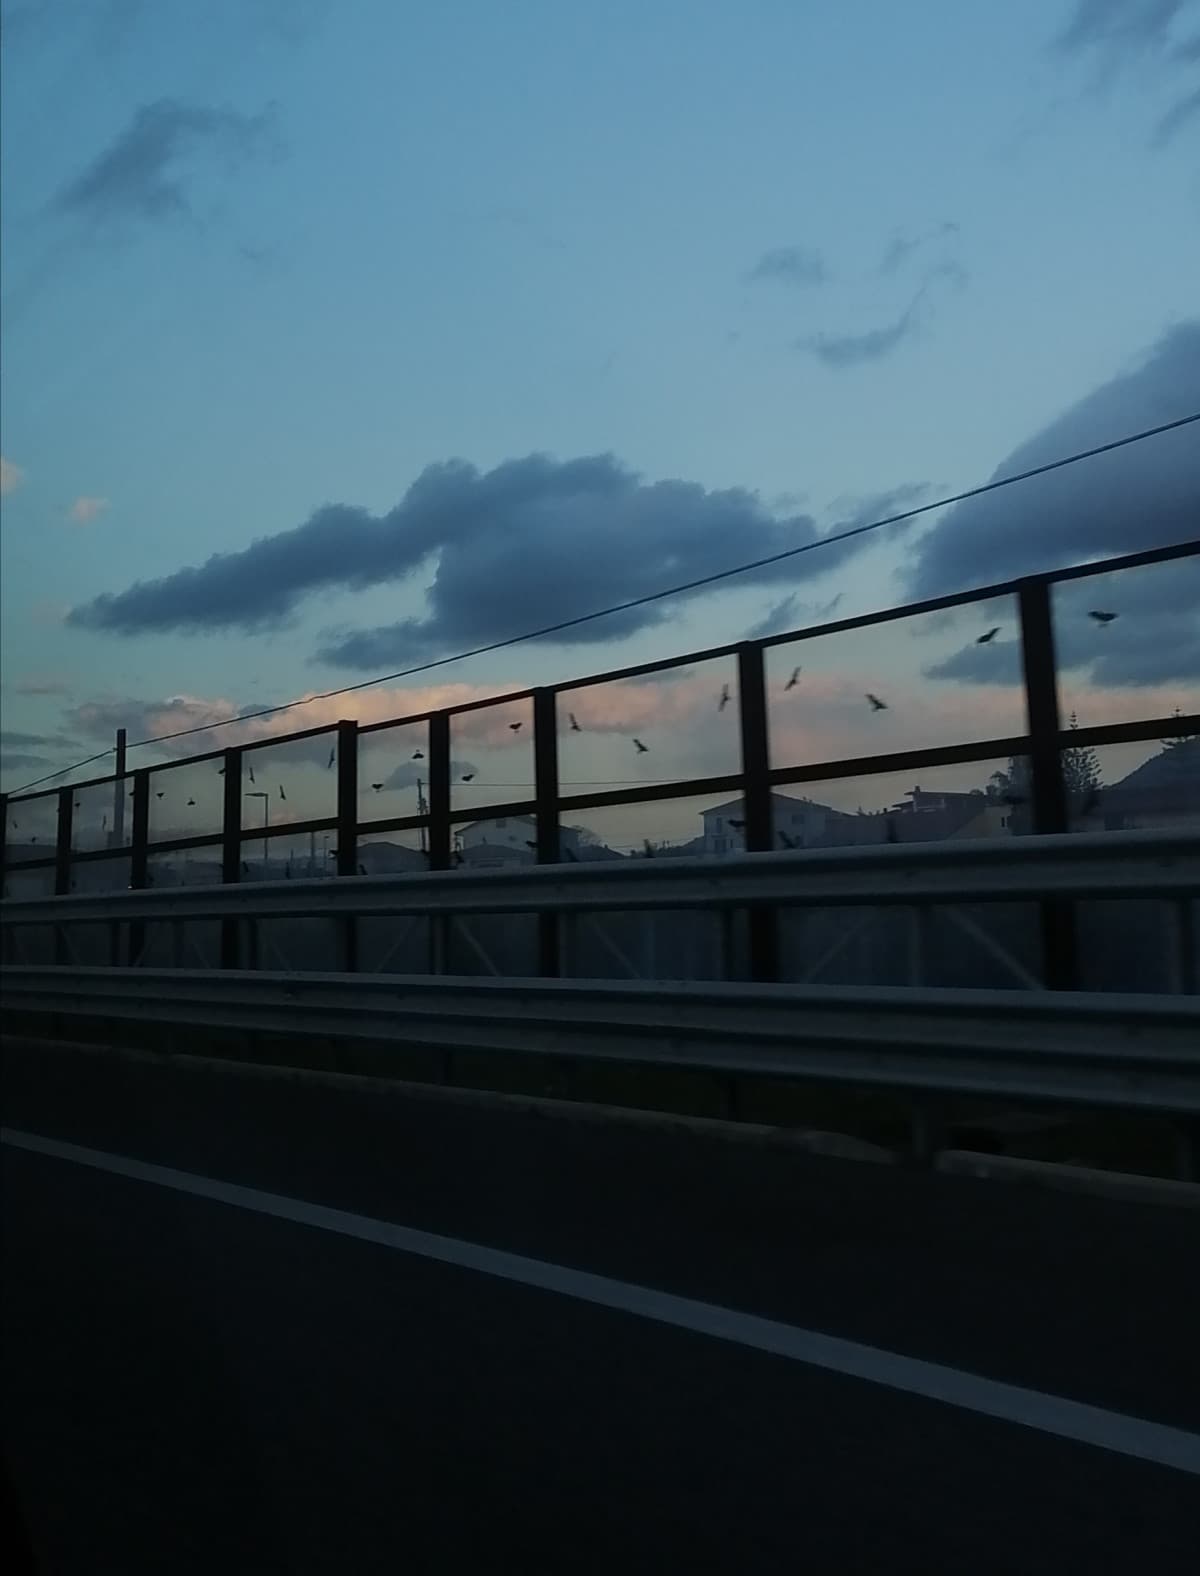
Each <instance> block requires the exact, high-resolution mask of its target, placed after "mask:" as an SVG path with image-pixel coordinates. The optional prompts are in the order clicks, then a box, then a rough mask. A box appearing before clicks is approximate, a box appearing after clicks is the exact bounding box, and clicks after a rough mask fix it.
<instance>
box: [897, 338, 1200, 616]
mask: <svg viewBox="0 0 1200 1576" xmlns="http://www.w3.org/2000/svg"><path fill="white" fill-rule="evenodd" d="M1197 409H1200V321H1197V322H1190V323H1181V324H1179V325H1178V326H1177V327H1175V328H1173V329H1171V330H1169V331H1168V332H1167V333H1165V334H1164V335H1163V336H1162V338H1161V339H1160V340H1159V341H1158V343H1157V344H1156V345H1155V346H1154V347H1153V349H1152V350H1151V351H1150V352H1149V353H1148V354H1147V355H1146V356H1144V357H1143V359H1142V360H1141V362H1140V363H1139V364H1138V365H1136V366H1135V367H1134V368H1133V369H1132V370H1131V371H1128V372H1124V373H1121V374H1119V375H1118V376H1117V377H1115V378H1113V379H1111V380H1110V381H1109V382H1108V383H1105V384H1102V385H1101V387H1100V388H1098V389H1095V390H1094V391H1093V392H1092V393H1091V394H1088V395H1087V396H1086V397H1085V398H1083V399H1081V400H1080V401H1078V403H1077V404H1075V405H1073V406H1071V408H1070V409H1069V410H1067V411H1066V412H1064V414H1063V415H1061V416H1059V417H1058V418H1056V419H1055V420H1054V421H1052V422H1050V424H1049V425H1048V426H1046V427H1045V428H1043V429H1042V431H1041V432H1039V433H1037V434H1036V435H1035V436H1034V437H1032V438H1030V439H1028V440H1027V441H1026V442H1025V443H1022V444H1021V445H1019V447H1017V448H1016V449H1014V450H1013V452H1012V453H1011V454H1010V455H1009V456H1008V458H1007V459H1006V460H1004V461H1003V463H1002V464H1000V465H998V466H997V467H996V469H995V471H994V472H993V473H992V478H991V479H992V480H999V479H1000V478H1001V477H1004V476H1012V475H1014V474H1016V473H1017V472H1019V471H1025V470H1032V469H1033V468H1035V467H1036V466H1038V465H1044V464H1047V463H1049V462H1050V461H1052V460H1057V459H1061V458H1063V457H1064V456H1065V455H1068V454H1073V453H1075V452H1077V451H1078V450H1081V449H1090V448H1095V447H1098V446H1099V445H1100V444H1103V443H1108V442H1111V441H1112V440H1113V439H1116V438H1123V437H1126V436H1128V435H1129V434H1130V433H1133V432H1138V431H1140V430H1141V429H1142V428H1144V427H1154V426H1159V425H1161V424H1163V423H1165V422H1168V421H1171V420H1173V419H1174V418H1176V417H1179V416H1186V415H1189V414H1191V412H1193V411H1195V410H1197ZM1197 535H1200V440H1198V439H1197V435H1196V429H1195V428H1194V427H1184V428H1181V429H1179V430H1178V431H1176V432H1170V433H1165V434H1164V435H1163V436H1161V437H1158V438H1150V439H1148V440H1147V441H1146V442H1144V443H1139V444H1135V445H1133V446H1132V447H1130V448H1127V449H1118V450H1116V451H1114V452H1113V453H1111V454H1104V455H1100V456H1098V457H1097V458H1096V459H1094V460H1086V461H1084V462H1082V463H1081V464H1079V465H1071V466H1067V467H1066V468H1065V469H1063V470H1060V471H1054V472H1052V473H1051V474H1050V475H1048V476H1042V477H1038V478H1037V479H1036V480H1035V481H1031V482H1024V483H1022V484H1021V485H1020V487H1019V488H1011V489H1008V488H1006V489H1003V490H1001V491H1000V492H995V493H987V494H985V495H984V496H983V497H980V498H970V499H968V500H967V501H966V502H965V503H961V504H958V505H957V506H956V507H955V508H953V509H951V510H949V511H948V512H947V513H946V514H945V515H944V516H942V518H941V519H940V520H939V521H938V523H937V525H935V526H934V527H933V529H932V530H931V531H929V532H927V533H926V535H925V536H923V537H922V538H921V539H920V542H919V543H918V544H917V550H916V552H915V554H914V558H913V563H912V566H911V569H910V572H909V576H908V581H909V589H910V591H911V592H912V594H913V595H914V596H917V597H926V596H938V595H940V594H942V593H943V592H948V591H957V590H960V589H962V588H964V587H967V586H971V585H984V584H987V583H988V582H989V581H992V580H1007V579H1010V578H1012V577H1014V576H1016V575H1022V574H1031V573H1034V572H1035V571H1037V570H1041V569H1053V568H1057V567H1060V566H1063V565H1066V564H1072V563H1079V562H1081V561H1085V560H1088V559H1096V558H1106V557H1111V556H1113V555H1114V554H1118V553H1131V552H1136V551H1138V549H1140V548H1146V547H1155V546H1159V545H1163V544H1166V543H1169V542H1180V541H1187V540H1189V539H1190V538H1192V537H1194V536H1197Z"/></svg>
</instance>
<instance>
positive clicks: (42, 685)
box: [5, 673, 71, 695]
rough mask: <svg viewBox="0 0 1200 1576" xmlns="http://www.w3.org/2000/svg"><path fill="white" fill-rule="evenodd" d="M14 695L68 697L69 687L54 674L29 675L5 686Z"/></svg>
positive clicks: (64, 680)
mask: <svg viewBox="0 0 1200 1576" xmlns="http://www.w3.org/2000/svg"><path fill="white" fill-rule="evenodd" d="M5 688H6V689H10V690H12V692H13V694H14V695H69V694H70V693H71V686H70V684H68V682H67V681H66V679H61V678H58V677H57V676H55V675H54V674H42V673H31V674H29V675H28V676H27V677H26V678H23V679H14V681H13V682H12V683H11V684H6V685H5Z"/></svg>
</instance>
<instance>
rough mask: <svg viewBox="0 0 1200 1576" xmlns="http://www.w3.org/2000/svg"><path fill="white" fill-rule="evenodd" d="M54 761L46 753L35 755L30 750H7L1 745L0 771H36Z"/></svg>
mask: <svg viewBox="0 0 1200 1576" xmlns="http://www.w3.org/2000/svg"><path fill="white" fill-rule="evenodd" d="M52 764H53V763H52V762H51V760H50V758H49V757H48V756H45V755H34V754H32V753H31V752H30V751H28V750H11V751H10V750H6V749H4V748H3V747H2V746H0V771H2V772H16V771H36V770H38V768H39V767H42V766H50V765H52Z"/></svg>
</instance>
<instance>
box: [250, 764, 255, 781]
mask: <svg viewBox="0 0 1200 1576" xmlns="http://www.w3.org/2000/svg"><path fill="white" fill-rule="evenodd" d="M250 781H251V782H253V781H254V768H253V766H251V767H250Z"/></svg>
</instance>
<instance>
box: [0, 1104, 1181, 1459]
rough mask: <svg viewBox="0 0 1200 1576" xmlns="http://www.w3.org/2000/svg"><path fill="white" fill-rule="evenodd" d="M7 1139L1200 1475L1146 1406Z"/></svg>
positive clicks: (136, 1163) (292, 1201)
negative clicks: (1033, 1384)
mask: <svg viewBox="0 0 1200 1576" xmlns="http://www.w3.org/2000/svg"><path fill="white" fill-rule="evenodd" d="M0 1140H2V1141H3V1142H4V1143H5V1144H7V1145H9V1146H11V1147H12V1148H14V1149H25V1150H28V1151H30V1152H31V1153H33V1154H38V1155H48V1156H51V1157H52V1158H54V1159H56V1160H67V1161H71V1162H73V1163H74V1164H76V1165H82V1166H92V1167H94V1168H95V1169H96V1170H98V1171H108V1172H111V1173H112V1174H113V1175H114V1176H121V1177H130V1178H132V1179H133V1180H134V1181H138V1182H152V1183H155V1184H156V1185H157V1186H159V1187H167V1188H173V1189H174V1190H175V1191H177V1192H180V1193H190V1194H191V1195H193V1196H194V1197H196V1198H206V1199H211V1200H213V1201H214V1202H215V1203H218V1204H231V1205H233V1206H235V1207H236V1208H238V1209H248V1210H252V1211H253V1212H254V1213H256V1214H259V1215H269V1216H272V1217H274V1218H275V1219H276V1220H289V1221H292V1222H294V1223H296V1224H297V1225H303V1226H315V1227H317V1228H318V1229H319V1230H321V1231H333V1232H336V1233H337V1234H338V1235H339V1236H343V1237H356V1238H357V1239H358V1240H359V1241H360V1242H373V1243H377V1244H378V1245H379V1246H380V1247H385V1248H395V1249H398V1250H399V1251H400V1252H401V1253H413V1254H417V1255H418V1256H419V1257H421V1258H425V1259H433V1260H435V1261H436V1262H438V1263H439V1264H452V1265H455V1266H457V1267H458V1268H460V1269H466V1270H474V1271H476V1272H477V1273H478V1274H481V1275H494V1276H496V1277H498V1278H499V1279H501V1280H508V1281H516V1282H518V1283H519V1284H520V1285H523V1286H535V1287H537V1288H538V1289H539V1290H541V1291H549V1292H557V1293H558V1294H559V1295H560V1296H563V1297H573V1298H575V1299H576V1300H577V1301H580V1302H588V1303H593V1304H595V1305H596V1306H598V1307H601V1308H612V1309H615V1310H617V1311H618V1312H621V1313H632V1314H636V1315H637V1316H638V1317H639V1318H643V1319H652V1320H654V1321H655V1322H656V1323H658V1324H667V1325H671V1326H673V1327H674V1328H676V1329H680V1330H691V1331H693V1332H695V1333H696V1334H698V1335H708V1336H712V1337H714V1338H715V1339H717V1340H721V1341H731V1342H734V1343H735V1344H736V1345H739V1346H748V1347H752V1348H753V1349H754V1350H756V1351H760V1352H770V1353H772V1354H773V1355H774V1356H776V1357H787V1358H790V1359H791V1360H792V1361H793V1362H798V1363H807V1364H809V1365H810V1366H812V1367H815V1368H824V1369H827V1370H829V1371H830V1372H831V1373H838V1374H847V1375H849V1376H850V1377H852V1378H855V1379H865V1380H867V1381H868V1382H869V1383H871V1384H878V1385H884V1386H886V1387H887V1388H889V1389H892V1390H901V1391H904V1392H906V1393H907V1394H909V1395H919V1396H924V1397H926V1398H927V1399H929V1400H933V1401H940V1402H942V1403H943V1404H944V1405H946V1406H957V1407H960V1408H962V1409H963V1410H964V1411H968V1412H978V1413H981V1414H982V1415H983V1416H985V1417H994V1418H999V1419H1000V1420H1001V1421H1003V1422H1007V1423H1018V1424H1020V1425H1021V1426H1022V1427H1024V1428H1033V1429H1037V1430H1038V1431H1039V1432H1040V1433H1044V1434H1056V1435H1058V1436H1059V1437H1060V1438H1062V1439H1071V1440H1075V1441H1076V1442H1078V1443H1080V1444H1085V1445H1094V1446H1096V1447H1097V1448H1099V1449H1101V1450H1112V1451H1116V1452H1117V1453H1118V1454H1119V1455H1123V1456H1133V1457H1136V1458H1137V1459H1139V1460H1142V1461H1153V1462H1155V1463H1156V1464H1157V1465H1159V1466H1165V1467H1173V1468H1174V1469H1175V1470H1176V1471H1179V1472H1190V1473H1193V1474H1194V1475H1196V1476H1200V1434H1193V1433H1188V1432H1187V1431H1186V1430H1185V1429H1181V1428H1171V1427H1168V1426H1167V1425H1165V1424H1162V1423H1152V1422H1148V1421H1147V1420H1145V1419H1144V1418H1139V1417H1128V1416H1126V1415H1124V1414H1123V1413H1120V1412H1108V1411H1105V1410H1104V1409H1103V1408H1102V1407H1097V1406H1087V1405H1084V1404H1083V1403H1082V1402H1079V1401H1070V1400H1067V1399H1066V1398H1065V1397H1063V1396H1057V1395H1047V1394H1045V1393H1043V1392H1042V1391H1039V1390H1026V1389H1023V1388H1022V1387H1021V1386H1020V1385H1011V1384H1003V1383H1001V1382H1000V1381H998V1380H995V1379H986V1378H984V1377H983V1376H982V1375H980V1374H972V1373H967V1372H966V1371H965V1370H963V1369H960V1368H946V1367H943V1366H942V1365H941V1364H940V1363H928V1362H922V1361H921V1360H920V1359H918V1358H915V1357H905V1356H903V1355H902V1354H901V1353H899V1352H889V1351H884V1350H883V1349H881V1348H880V1347H876V1346H864V1345H861V1344H860V1343H859V1342H857V1341H846V1340H842V1339H841V1338H839V1337H838V1336H835V1335H824V1334H822V1333H821V1332H820V1331H818V1330H805V1329H800V1328H798V1327H797V1326H796V1325H791V1324H783V1323H781V1322H779V1321H778V1320H776V1319H764V1318H760V1317H759V1316H758V1315H756V1314H752V1313H743V1312H739V1311H738V1310H737V1309H735V1308H723V1307H720V1306H718V1305H717V1304H714V1303H709V1302H698V1301H696V1300H695V1299H694V1298H691V1297H676V1296H673V1295H672V1294H671V1293H670V1292H664V1291H656V1290H655V1289H654V1288H653V1287H650V1286H635V1285H632V1284H630V1283H629V1282H628V1281H619V1280H612V1279H610V1278H609V1277H608V1276H607V1275H592V1274H590V1273H588V1272H587V1271H586V1270H576V1269H570V1268H568V1267H566V1266H565V1265H562V1264H548V1263H546V1262H545V1261H544V1260H542V1259H530V1258H525V1257H524V1256H523V1255H521V1254H519V1253H505V1252H504V1251H503V1250H501V1249H499V1248H489V1247H485V1246H483V1245H482V1244H480V1243H476V1242H462V1241H460V1240H459V1239H458V1238H455V1237H441V1236H437V1235H435V1234H434V1233H432V1232H428V1231H419V1230H416V1229H415V1228H414V1227H411V1226H396V1225H393V1224H392V1223H391V1222H390V1221H386V1220H374V1219H372V1218H371V1217H369V1216H366V1215H354V1214H350V1213H349V1212H348V1211H346V1210H341V1209H329V1208H327V1207H326V1206H325V1205H323V1204H310V1203H307V1202H306V1201H305V1200H303V1199H296V1198H287V1197H284V1196H283V1195H281V1194H278V1193H264V1192H262V1191H261V1190H260V1189H258V1188H253V1187H242V1186H240V1185H239V1184H237V1183H235V1182H221V1181H218V1180H217V1179H216V1178H213V1177H204V1176H198V1175H196V1174H195V1173H193V1172H190V1171H176V1170H173V1169H172V1168H171V1167H169V1166H157V1165H151V1164H150V1163H149V1162H148V1161H145V1160H133V1159H129V1158H128V1157H126V1156H124V1155H111V1154H107V1153H106V1152H104V1151H103V1150H99V1149H86V1148H84V1147H82V1146H81V1145H79V1144H68V1143H64V1142H63V1141H62V1140H60V1139H57V1138H44V1137H42V1136H41V1135H40V1134H38V1133H26V1132H21V1131H19V1130H18V1129H15V1128H10V1127H5V1128H0Z"/></svg>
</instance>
